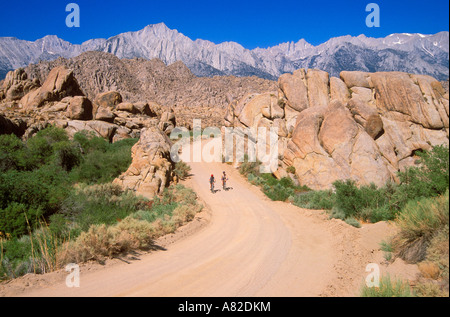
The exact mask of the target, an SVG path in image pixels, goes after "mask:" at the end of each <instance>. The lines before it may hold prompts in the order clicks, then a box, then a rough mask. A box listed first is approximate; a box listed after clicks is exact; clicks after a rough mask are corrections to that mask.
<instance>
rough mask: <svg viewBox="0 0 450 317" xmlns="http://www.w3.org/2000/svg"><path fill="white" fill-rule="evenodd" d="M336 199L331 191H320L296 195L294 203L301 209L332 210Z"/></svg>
mask: <svg viewBox="0 0 450 317" xmlns="http://www.w3.org/2000/svg"><path fill="white" fill-rule="evenodd" d="M335 199H336V196H335V194H334V193H333V192H332V191H331V190H318V191H309V192H304V193H299V194H296V195H295V196H294V198H293V200H292V203H293V204H294V205H296V206H298V207H301V208H307V209H316V210H322V209H325V210H331V209H332V208H333V206H334V205H335Z"/></svg>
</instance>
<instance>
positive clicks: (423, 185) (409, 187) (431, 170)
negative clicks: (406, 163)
mask: <svg viewBox="0 0 450 317" xmlns="http://www.w3.org/2000/svg"><path fill="white" fill-rule="evenodd" d="M417 155H418V156H419V157H420V160H419V164H420V166H419V167H409V168H407V169H406V170H405V171H404V172H400V173H399V178H400V181H401V183H402V186H401V191H403V192H404V193H405V194H406V196H407V197H408V198H409V199H415V198H417V197H433V196H437V195H440V194H443V193H445V191H446V189H447V188H448V187H449V155H448V147H446V146H443V145H439V146H435V147H433V149H432V150H431V151H424V152H418V153H417Z"/></svg>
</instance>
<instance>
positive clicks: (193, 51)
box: [0, 23, 449, 80]
mask: <svg viewBox="0 0 450 317" xmlns="http://www.w3.org/2000/svg"><path fill="white" fill-rule="evenodd" d="M87 51H99V52H106V53H111V54H114V55H116V56H117V57H118V58H121V59H122V58H126V59H133V58H144V59H149V60H150V59H154V58H158V59H160V60H162V61H163V62H164V63H165V64H166V65H170V64H172V63H174V62H177V61H182V62H183V63H184V64H185V65H186V66H187V67H188V68H189V69H190V70H191V71H192V73H193V74H194V75H197V76H201V77H212V76H215V75H234V76H238V77H243V76H257V77H261V78H265V79H271V80H274V79H276V78H278V77H279V76H280V75H281V74H283V73H286V72H293V71H294V70H296V69H299V68H317V69H321V70H324V71H326V72H328V73H330V75H332V76H339V73H340V72H341V71H343V70H350V71H351V70H359V71H368V72H376V71H403V72H408V73H414V74H425V75H430V76H433V77H435V78H436V79H438V80H446V79H448V77H449V32H447V31H443V32H439V33H436V34H433V35H424V34H419V33H416V34H410V33H398V34H391V35H389V36H387V37H385V38H370V37H366V36H365V35H359V36H357V37H353V36H341V37H336V38H332V39H330V40H328V41H327V42H325V43H323V44H320V45H317V46H314V45H312V44H310V43H308V42H306V41H305V40H304V39H301V40H299V41H298V42H287V43H282V44H279V45H277V46H273V47H269V48H256V49H252V50H249V49H246V48H244V47H243V46H242V45H240V44H238V43H235V42H224V43H220V44H215V43H212V42H210V41H206V40H201V39H197V40H191V39H190V38H189V37H187V36H185V35H183V34H182V33H180V32H178V31H177V30H172V29H169V28H168V27H167V26H166V25H165V24H164V23H159V24H152V25H148V26H146V27H145V28H144V29H142V30H139V31H136V32H126V33H122V34H119V35H116V36H113V37H111V38H109V39H91V40H88V41H86V42H84V43H82V44H71V43H69V42H67V41H64V40H62V39H60V38H58V37H57V36H55V35H48V36H45V37H43V38H41V39H38V40H36V41H34V42H32V41H26V40H20V39H17V38H13V37H1V38H0V79H2V78H4V77H5V75H6V73H7V72H8V71H10V70H14V69H17V68H19V67H25V66H27V65H29V64H31V63H37V62H39V61H41V60H43V61H50V60H55V59H57V58H58V57H64V58H72V57H76V56H78V55H80V54H82V53H83V52H87Z"/></svg>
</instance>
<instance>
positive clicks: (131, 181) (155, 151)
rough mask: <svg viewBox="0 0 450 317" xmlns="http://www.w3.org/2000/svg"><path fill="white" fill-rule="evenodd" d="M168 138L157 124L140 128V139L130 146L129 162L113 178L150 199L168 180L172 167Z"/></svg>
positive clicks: (116, 182)
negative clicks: (126, 167) (128, 165)
mask: <svg viewBox="0 0 450 317" xmlns="http://www.w3.org/2000/svg"><path fill="white" fill-rule="evenodd" d="M171 145H172V143H171V141H170V140H169V138H168V137H167V136H166V134H165V133H163V132H162V131H161V130H159V129H158V128H155V127H153V128H148V129H143V130H142V131H141V135H140V139H139V142H138V143H136V144H135V145H134V146H133V148H132V150H131V155H132V163H131V165H130V167H129V168H128V170H127V171H126V172H125V173H123V174H122V175H120V176H119V177H118V178H116V179H115V180H114V183H115V184H119V185H121V186H122V187H123V188H124V189H131V190H133V191H135V192H136V194H138V195H142V196H144V197H146V198H149V199H152V198H154V197H155V196H156V195H157V194H159V193H161V192H162V191H163V190H164V188H165V187H166V186H167V185H168V184H169V182H170V176H171V172H172V169H173V166H172V162H171V160H170V148H171Z"/></svg>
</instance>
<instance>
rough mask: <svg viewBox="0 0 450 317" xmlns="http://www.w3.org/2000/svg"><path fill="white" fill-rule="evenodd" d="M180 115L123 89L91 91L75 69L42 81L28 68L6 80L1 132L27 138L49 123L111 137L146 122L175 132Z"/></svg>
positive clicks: (131, 133) (0, 94)
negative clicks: (88, 93) (124, 93)
mask: <svg viewBox="0 0 450 317" xmlns="http://www.w3.org/2000/svg"><path fill="white" fill-rule="evenodd" d="M175 124H176V122H175V115H174V113H173V111H171V110H170V109H169V108H168V107H164V106H161V105H159V104H156V103H147V102H144V101H142V102H134V103H131V102H129V101H128V100H126V99H124V98H123V97H122V95H121V94H120V93H119V92H117V91H106V92H102V93H99V94H97V95H96V96H95V97H94V98H89V97H87V96H86V95H85V94H84V92H83V90H82V89H81V87H80V86H79V83H78V80H77V79H76V78H75V76H74V73H73V71H72V70H70V69H67V68H65V67H64V66H58V67H55V68H53V69H52V70H51V71H50V73H49V74H48V75H47V76H46V79H45V81H44V82H43V83H42V84H40V81H39V80H38V79H36V78H35V79H29V78H28V76H27V73H25V71H24V70H23V69H18V70H16V71H14V72H10V73H8V75H7V76H6V79H5V80H4V81H3V83H2V84H1V86H0V134H4V133H14V134H16V135H18V136H19V137H22V138H24V139H27V138H28V137H30V136H31V135H33V134H34V133H36V132H37V131H39V130H41V129H43V128H45V127H46V126H48V125H56V126H58V127H61V128H64V129H66V130H67V131H68V133H69V135H73V134H75V133H76V132H79V131H82V130H87V131H90V132H92V133H94V134H95V135H97V136H101V137H103V138H105V139H107V140H109V141H111V142H114V141H117V140H120V139H124V138H136V137H139V135H140V131H141V129H143V128H150V127H159V128H160V130H162V131H163V132H165V133H167V134H169V133H170V131H171V130H172V129H173V128H174V127H175Z"/></svg>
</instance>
